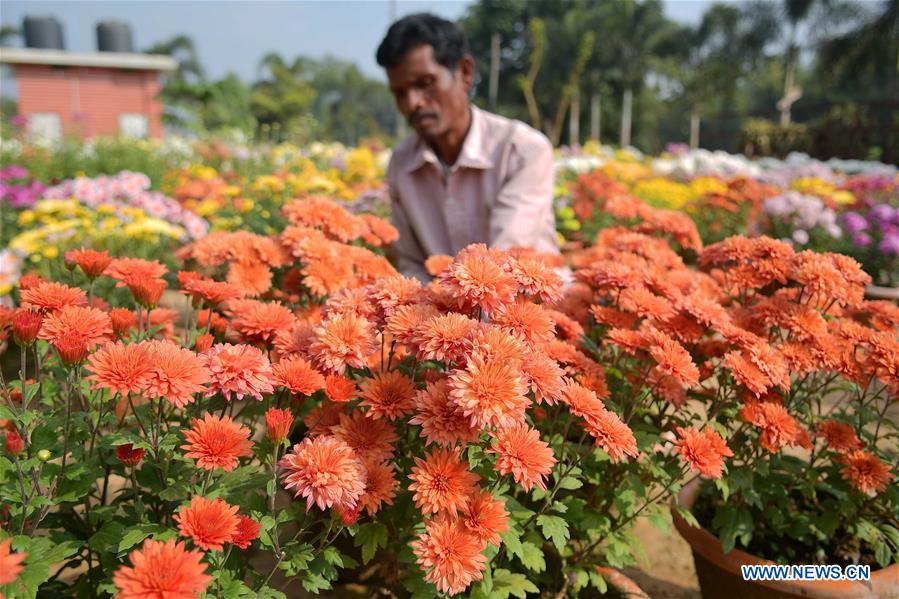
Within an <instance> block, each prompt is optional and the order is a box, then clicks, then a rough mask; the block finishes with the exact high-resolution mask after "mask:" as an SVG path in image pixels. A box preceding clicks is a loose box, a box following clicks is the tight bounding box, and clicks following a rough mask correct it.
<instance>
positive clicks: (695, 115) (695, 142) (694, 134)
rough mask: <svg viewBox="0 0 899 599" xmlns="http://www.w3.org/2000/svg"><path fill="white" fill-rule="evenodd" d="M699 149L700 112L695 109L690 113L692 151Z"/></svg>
mask: <svg viewBox="0 0 899 599" xmlns="http://www.w3.org/2000/svg"><path fill="white" fill-rule="evenodd" d="M698 147H699V111H698V110H696V108H695V107H694V108H693V110H691V111H690V149H691V150H695V149H696V148H698Z"/></svg>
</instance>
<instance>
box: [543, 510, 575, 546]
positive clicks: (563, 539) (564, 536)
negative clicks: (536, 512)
mask: <svg viewBox="0 0 899 599" xmlns="http://www.w3.org/2000/svg"><path fill="white" fill-rule="evenodd" d="M537 524H539V525H540V528H542V529H543V537H544V538H546V539H548V540H552V542H553V545H555V546H556V549H558V550H559V553H562V551H563V550H564V549H565V545H566V543H568V537H569V532H568V522H566V521H565V520H563V519H562V518H560V517H558V516H547V515H546V514H542V515H540V516H538V517H537Z"/></svg>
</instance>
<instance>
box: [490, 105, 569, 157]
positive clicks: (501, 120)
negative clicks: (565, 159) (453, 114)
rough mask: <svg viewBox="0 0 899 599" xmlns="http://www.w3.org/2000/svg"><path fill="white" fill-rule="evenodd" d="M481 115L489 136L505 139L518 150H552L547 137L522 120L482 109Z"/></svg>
mask: <svg viewBox="0 0 899 599" xmlns="http://www.w3.org/2000/svg"><path fill="white" fill-rule="evenodd" d="M481 115H482V116H483V118H484V122H485V123H486V124H487V127H486V129H487V134H488V136H489V137H490V138H492V139H498V140H507V143H509V144H512V146H513V147H515V148H516V149H519V150H531V151H549V152H552V144H551V143H550V141H549V138H548V137H546V135H544V134H543V133H542V132H540V131H538V130H537V129H535V128H533V127H531V126H530V125H528V124H527V123H525V122H524V121H519V120H518V119H510V118H508V117H504V116H502V115H499V114H494V113H492V112H488V111H486V110H483V109H481ZM510 129H511V131H510Z"/></svg>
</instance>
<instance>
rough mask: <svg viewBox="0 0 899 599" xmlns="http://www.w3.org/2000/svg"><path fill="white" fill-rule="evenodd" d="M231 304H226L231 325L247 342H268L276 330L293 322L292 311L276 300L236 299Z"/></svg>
mask: <svg viewBox="0 0 899 599" xmlns="http://www.w3.org/2000/svg"><path fill="white" fill-rule="evenodd" d="M232 304H233V307H232ZM232 304H229V306H228V308H229V309H228V315H229V316H230V317H231V326H232V327H234V330H235V331H237V332H238V333H240V334H241V336H242V337H243V338H244V340H245V341H247V342H248V343H255V344H265V343H269V342H270V341H272V340H273V339H274V338H275V335H276V334H277V333H278V331H282V330H285V329H288V328H290V327H292V326H293V324H294V320H295V319H294V316H293V313H292V312H291V311H290V310H289V309H288V308H286V307H284V306H282V305H281V304H280V303H278V302H259V301H256V300H238V301H236V302H232Z"/></svg>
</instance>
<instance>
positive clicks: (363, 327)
mask: <svg viewBox="0 0 899 599" xmlns="http://www.w3.org/2000/svg"><path fill="white" fill-rule="evenodd" d="M375 348H376V346H375V343H374V332H373V330H372V327H371V323H369V322H368V321H367V320H364V319H362V318H359V317H357V316H355V315H353V314H337V315H334V316H333V317H331V318H329V319H327V320H326V321H324V322H322V324H321V325H319V326H318V327H317V328H316V329H315V337H314V338H313V340H312V343H311V345H310V346H309V354H310V355H311V356H312V357H313V359H314V360H315V361H316V362H318V363H319V364H320V365H321V366H322V367H323V368H325V369H327V370H331V371H334V372H343V370H344V369H345V368H346V367H347V366H349V367H352V368H364V367H365V364H366V362H365V360H366V358H367V357H368V356H370V355H371V354H373V353H374V352H375Z"/></svg>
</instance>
